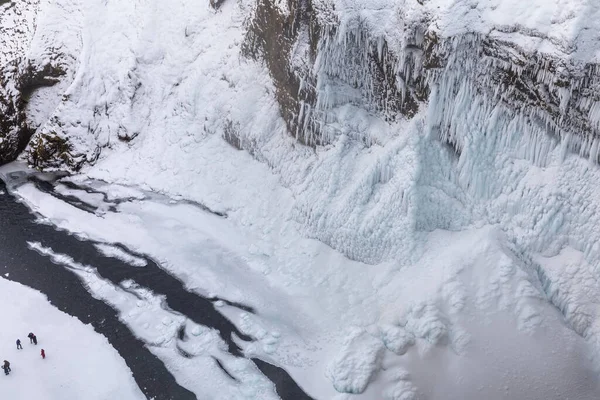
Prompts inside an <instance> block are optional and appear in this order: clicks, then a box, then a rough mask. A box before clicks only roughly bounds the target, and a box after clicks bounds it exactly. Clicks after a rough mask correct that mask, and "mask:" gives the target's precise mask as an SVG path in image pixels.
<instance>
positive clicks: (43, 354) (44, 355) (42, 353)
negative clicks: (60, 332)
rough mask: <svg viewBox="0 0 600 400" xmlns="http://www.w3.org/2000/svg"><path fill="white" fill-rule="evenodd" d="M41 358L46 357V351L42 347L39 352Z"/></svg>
mask: <svg viewBox="0 0 600 400" xmlns="http://www.w3.org/2000/svg"><path fill="white" fill-rule="evenodd" d="M40 354H41V355H42V358H43V359H44V360H45V359H46V352H45V351H44V349H42V351H41V353H40Z"/></svg>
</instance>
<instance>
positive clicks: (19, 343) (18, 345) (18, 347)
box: [17, 339, 23, 350]
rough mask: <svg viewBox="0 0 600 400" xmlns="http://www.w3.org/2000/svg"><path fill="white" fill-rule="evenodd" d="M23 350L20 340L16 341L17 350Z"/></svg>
mask: <svg viewBox="0 0 600 400" xmlns="http://www.w3.org/2000/svg"><path fill="white" fill-rule="evenodd" d="M19 349H21V350H23V346H21V339H17V350H19Z"/></svg>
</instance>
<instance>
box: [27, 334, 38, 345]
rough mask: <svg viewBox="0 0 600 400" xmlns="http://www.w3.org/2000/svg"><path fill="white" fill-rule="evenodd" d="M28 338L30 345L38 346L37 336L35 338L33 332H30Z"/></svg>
mask: <svg viewBox="0 0 600 400" xmlns="http://www.w3.org/2000/svg"><path fill="white" fill-rule="evenodd" d="M27 337H28V338H29V343H33V344H37V336H35V335H34V334H33V333H32V332H29V335H27Z"/></svg>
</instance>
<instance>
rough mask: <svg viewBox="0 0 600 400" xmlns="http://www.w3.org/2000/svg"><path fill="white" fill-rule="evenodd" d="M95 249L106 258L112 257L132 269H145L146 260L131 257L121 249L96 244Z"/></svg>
mask: <svg viewBox="0 0 600 400" xmlns="http://www.w3.org/2000/svg"><path fill="white" fill-rule="evenodd" d="M96 248H97V249H98V250H99V251H100V252H101V253H102V254H104V255H105V256H107V257H114V258H116V259H119V260H121V261H124V262H126V263H128V264H130V265H132V266H134V267H145V266H146V265H148V263H147V262H146V260H144V259H143V258H140V257H136V256H133V255H131V254H130V253H128V252H126V251H124V250H123V249H121V248H119V247H117V246H112V245H108V244H97V245H96Z"/></svg>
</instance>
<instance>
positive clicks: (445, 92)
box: [245, 1, 600, 159]
mask: <svg viewBox="0 0 600 400" xmlns="http://www.w3.org/2000/svg"><path fill="white" fill-rule="evenodd" d="M257 4H258V5H257V9H256V11H255V12H254V14H253V16H252V18H251V22H250V24H249V30H248V34H247V37H246V40H247V42H246V48H245V49H246V52H245V54H246V55H249V56H251V57H253V58H255V59H262V60H264V62H265V64H266V66H267V67H268V69H269V72H270V74H271V76H272V78H273V80H274V82H275V84H276V87H277V100H278V103H279V106H280V108H281V113H282V116H283V118H284V119H285V121H286V125H287V128H288V131H289V133H290V134H291V135H292V136H294V137H295V138H297V139H298V140H300V141H301V142H302V143H305V144H307V145H311V146H314V145H318V144H324V143H330V142H331V141H332V140H333V139H334V138H335V137H336V136H337V135H339V132H336V131H335V128H332V127H331V125H333V124H334V123H335V122H336V116H335V115H334V113H333V112H332V111H333V110H334V109H335V108H336V107H340V106H343V105H348V104H351V105H353V106H356V107H360V108H361V109H366V110H368V111H369V112H371V113H373V114H375V115H378V116H380V117H381V118H382V119H384V120H386V121H391V120H394V119H399V118H406V119H410V118H412V117H414V115H415V114H416V113H417V112H418V110H419V108H422V107H423V106H424V104H425V103H427V102H430V100H431V97H430V94H431V91H432V89H434V91H435V102H438V103H440V105H441V106H442V108H437V109H436V110H437V111H438V112H437V114H438V115H437V116H436V117H435V118H438V120H437V121H434V122H435V123H434V124H433V125H435V126H434V128H435V129H436V131H438V134H439V136H440V138H441V139H442V140H444V141H446V142H448V143H450V144H452V145H453V146H454V147H455V148H456V151H460V150H461V148H462V147H463V146H464V144H463V143H462V139H461V133H459V132H457V125H458V124H456V123H454V122H453V121H452V120H453V118H454V116H455V115H456V111H458V110H456V109H455V106H456V105H457V102H456V101H452V99H458V98H459V97H461V96H469V98H468V99H466V98H465V99H464V101H472V100H473V99H477V100H479V101H482V102H483V103H485V104H483V105H484V108H486V111H483V112H484V113H486V114H487V116H488V117H491V113H492V110H496V112H498V110H499V109H501V110H503V112H506V113H507V114H510V117H509V118H508V120H507V121H505V122H506V123H508V122H510V120H514V119H517V120H519V121H520V124H522V126H521V129H522V130H523V134H525V135H534V136H535V137H536V138H537V137H538V136H539V135H542V134H545V135H549V136H552V137H553V138H554V140H555V142H556V143H558V142H559V141H561V142H563V143H564V145H565V146H566V147H567V148H568V149H569V150H572V151H576V152H579V153H580V154H581V155H582V156H585V157H588V156H589V157H591V158H593V159H597V157H598V154H597V147H598V146H597V144H595V138H597V137H598V133H599V131H598V129H599V127H600V126H599V125H598V121H599V120H598V118H599V114H598V112H599V111H598V107H599V106H598V105H597V101H598V99H600V97H599V96H600V92H599V86H598V83H599V72H598V71H599V70H598V64H597V61H596V60H595V59H593V60H585V59H580V58H577V57H573V56H572V54H573V52H574V50H573V49H572V47H577V46H578V44H575V43H568V42H567V43H563V42H557V45H555V48H554V49H552V51H546V52H545V51H541V50H538V49H533V50H532V49H531V48H530V47H531V46H529V45H528V41H530V40H534V41H535V42H536V43H544V42H548V43H552V41H553V39H554V38H552V37H550V36H549V35H545V34H544V33H541V32H536V31H533V30H531V29H527V28H526V27H519V26H518V25H515V26H498V27H492V29H498V32H494V31H492V34H483V33H477V32H461V33H458V34H455V35H450V36H447V35H444V33H443V32H440V29H439V27H438V20H437V18H436V17H437V16H436V15H431V14H430V13H426V12H424V11H423V12H422V13H419V17H418V18H415V16H414V15H402V14H400V15H394V16H393V17H392V18H393V21H394V22H395V24H394V26H395V27H397V31H396V32H382V31H381V29H380V28H379V27H377V26H371V25H370V24H373V22H372V21H369V20H368V19H366V18H364V17H361V16H360V15H359V14H357V15H354V16H352V17H350V18H348V17H346V16H344V12H343V10H342V11H341V12H337V13H336V12H335V7H334V5H332V4H323V2H321V3H320V7H322V8H319V6H315V5H313V4H312V3H311V2H310V1H305V2H299V3H298V4H296V3H295V2H288V4H287V5H286V6H285V7H278V6H276V5H275V4H273V2H271V1H258V3H257ZM367 10H368V9H367ZM399 10H400V7H399ZM398 12H400V13H401V11H398ZM386 17H387V18H388V19H389V18H390V17H389V16H386ZM375 23H376V22H375ZM266 28H268V29H266ZM552 46H554V45H552ZM539 47H540V48H544V46H539ZM362 139H363V140H365V142H368V138H362ZM532 140H537V139H532ZM590 152H591V153H593V154H590Z"/></svg>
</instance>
